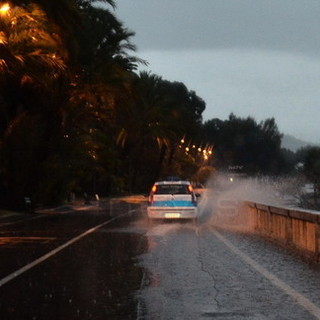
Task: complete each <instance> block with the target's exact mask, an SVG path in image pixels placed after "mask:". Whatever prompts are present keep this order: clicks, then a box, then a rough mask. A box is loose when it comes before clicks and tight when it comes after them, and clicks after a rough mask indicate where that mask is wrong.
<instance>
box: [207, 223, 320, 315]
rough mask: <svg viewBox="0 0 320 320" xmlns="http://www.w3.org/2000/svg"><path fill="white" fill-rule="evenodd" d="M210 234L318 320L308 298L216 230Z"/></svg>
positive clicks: (317, 310)
mask: <svg viewBox="0 0 320 320" xmlns="http://www.w3.org/2000/svg"><path fill="white" fill-rule="evenodd" d="M211 231H212V233H213V234H214V235H215V236H216V237H217V238H218V239H219V240H220V241H222V242H223V243H224V244H225V245H226V246H227V247H228V248H229V249H230V250H231V251H232V252H233V253H235V254H236V255H238V256H239V257H240V258H241V259H242V260H243V261H245V262H246V263H247V264H248V265H250V266H251V267H252V268H253V269H255V270H256V271H258V272H259V273H260V274H261V275H262V276H264V277H265V278H266V279H268V280H269V281H270V282H271V283H272V284H274V285H275V286H276V287H278V288H279V289H281V290H282V291H284V292H285V293H286V294H287V295H288V296H290V297H291V298H292V299H293V300H294V301H296V302H297V303H298V304H299V305H300V306H302V307H303V308H304V309H306V310H307V311H308V312H309V313H311V314H312V315H314V316H315V317H316V319H320V308H319V307H318V306H316V305H315V304H314V303H313V302H311V301H310V300H309V299H308V298H306V297H305V296H303V295H302V294H300V293H299V292H297V291H296V290H294V289H293V288H292V287H290V286H289V285H287V284H286V283H285V282H283V281H282V280H280V279H279V278H278V277H276V276H275V275H274V274H272V273H271V272H269V271H268V270H267V269H265V268H264V267H262V266H261V265H260V264H258V263H257V262H256V261H254V260H253V259H251V258H250V257H249V256H247V255H246V254H245V253H244V252H242V251H241V250H240V249H238V248H237V247H235V246H234V245H233V244H232V243H231V242H230V241H229V240H227V239H226V238H225V237H224V236H223V235H222V234H220V233H219V232H218V231H217V230H214V229H213V228H212V229H211Z"/></svg>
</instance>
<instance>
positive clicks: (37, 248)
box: [0, 202, 320, 320]
mask: <svg viewBox="0 0 320 320" xmlns="http://www.w3.org/2000/svg"><path fill="white" fill-rule="evenodd" d="M111 211H112V212H111ZM111 211H110V208H109V209H106V210H105V211H103V212H90V211H86V212H70V213H64V214H62V215H56V214H54V215H45V216H44V217H39V218H38V219H33V220H32V221H27V222H25V223H19V224H12V225H8V224H7V221H6V225H4V226H2V227H0V233H1V237H0V240H1V239H2V240H1V241H2V242H0V259H1V260H0V261H1V263H0V278H1V279H0V319H5V320H7V319H47V320H53V319H57V320H60V319H63V320H64V319H68V320H72V319H99V320H100V319H104V320H107V319H137V320H142V319H144V320H147V319H150V320H153V319H155V320H157V319H164V320H166V319H192V320H194V319H222V320H238V319H239V320H241V319H262V320H263V319H274V320H278V319H293V320H294V319H297V320H298V319H299V320H303V319H320V303H319V296H320V270H319V267H318V266H312V265H308V264H307V263H305V262H303V261H302V260H300V259H299V258H297V257H295V256H293V255H292V254H290V253H288V252H286V251H284V250H283V249H281V248H279V247H277V246H276V245H274V244H271V243H269V242H267V241H264V240H263V239H261V238H259V237H255V236H253V235H250V234H246V233H241V232H231V231H226V230H219V229H216V228H214V227H213V226H212V225H211V222H210V221H211V220H210V215H211V214H212V212H210V210H209V209H208V208H205V210H204V211H203V216H202V218H201V219H200V223H199V225H193V224H192V223H189V222H176V221H169V222H159V223H153V224H151V225H149V224H148V222H147V219H146V216H145V203H143V202H140V203H139V202H138V203H134V204H130V207H128V205H127V203H124V202H119V203H117V204H116V205H115V206H113V208H112V210H111ZM213 214H214V213H213ZM0 225H1V221H0ZM66 244H67V245H66ZM57 248H59V250H57ZM48 253H52V254H50V255H49V256H47V255H48ZM44 256H45V257H46V258H44V259H43V260H42V261H41V262H39V263H36V264H34V265H31V267H30V268H28V269H27V270H24V266H30V264H32V262H33V261H37V259H38V260H39V258H40V257H44ZM15 270H18V271H19V270H20V271H19V272H21V273H18V275H17V276H14V274H15V272H14V271H15ZM21 270H22V271H21ZM10 274H11V275H12V274H13V276H12V279H9V280H8V281H7V282H5V283H4V284H1V283H2V282H1V281H3V279H7V277H8V275H10Z"/></svg>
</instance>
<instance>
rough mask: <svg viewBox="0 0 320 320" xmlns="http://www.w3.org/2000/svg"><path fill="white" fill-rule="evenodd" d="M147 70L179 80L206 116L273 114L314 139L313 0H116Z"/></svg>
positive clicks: (317, 100)
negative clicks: (202, 106) (202, 103)
mask: <svg viewBox="0 0 320 320" xmlns="http://www.w3.org/2000/svg"><path fill="white" fill-rule="evenodd" d="M116 3H117V10H116V14H117V16H118V18H119V19H120V20H121V21H123V23H124V24H125V26H126V27H128V28H129V29H131V30H133V31H135V32H136V36H135V37H134V38H133V39H132V40H133V42H134V43H135V44H136V45H137V46H138V52H137V55H138V56H139V57H141V58H144V59H146V60H147V61H148V62H149V66H148V68H145V67H144V68H142V69H147V70H150V71H151V72H153V73H155V74H157V75H159V76H162V77H163V78H164V79H168V80H171V81H181V82H184V83H185V84H186V85H187V87H188V88H189V89H190V90H195V91H196V93H197V94H198V95H199V96H200V97H201V98H203V99H204V100H205V101H206V103H207V107H206V111H205V112H204V114H203V116H204V120H207V119H211V118H216V117H217V118H220V119H225V118H227V117H228V115H229V114H230V113H231V112H234V113H235V114H236V115H237V116H241V117H246V116H252V117H254V118H255V119H256V120H257V121H261V120H264V119H266V118H268V117H275V119H276V121H277V123H278V126H279V129H280V131H281V132H283V133H289V134H292V135H295V136H296V137H297V138H301V139H305V140H308V141H310V142H316V143H320V125H319V122H320V121H319V119H318V117H319V116H320V1H319V0H117V1H116Z"/></svg>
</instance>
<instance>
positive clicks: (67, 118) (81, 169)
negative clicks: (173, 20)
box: [0, 0, 320, 207]
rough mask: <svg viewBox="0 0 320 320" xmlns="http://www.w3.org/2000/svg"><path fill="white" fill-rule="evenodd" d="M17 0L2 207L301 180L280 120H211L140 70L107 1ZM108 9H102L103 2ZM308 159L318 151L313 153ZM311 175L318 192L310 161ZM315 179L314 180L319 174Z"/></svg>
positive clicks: (2, 22) (1, 49) (9, 31)
mask: <svg viewBox="0 0 320 320" xmlns="http://www.w3.org/2000/svg"><path fill="white" fill-rule="evenodd" d="M96 2H97V1H89V0H73V1H71V0H60V1H51V0H37V1H36V0H30V1H28V0H25V1H23V0H21V1H19V0H14V1H13V0H12V1H8V2H6V3H2V4H1V8H0V202H1V206H2V207H19V206H20V207H21V206H23V205H24V203H23V201H24V200H23V199H24V198H25V197H30V198H31V199H32V201H33V203H37V204H42V205H49V204H54V203H59V202H62V201H63V200H65V199H66V198H67V197H68V195H69V194H70V193H75V194H77V195H83V194H84V193H87V194H91V195H94V194H99V195H104V196H107V195H111V194H121V193H130V192H145V191H146V190H148V188H149V186H150V185H151V184H152V183H153V182H154V180H155V179H158V178H159V177H164V176H168V175H179V176H181V177H182V178H186V179H192V180H193V181H196V182H199V183H204V182H205V180H206V179H207V178H208V176H209V175H210V174H211V173H212V172H213V171H215V170H228V169H229V168H230V167H232V166H233V167H234V166H236V167H238V168H241V170H242V171H243V172H244V173H246V174H248V175H258V174H259V175H267V174H268V175H270V174H271V175H288V174H292V172H296V171H297V170H296V164H297V163H298V162H299V161H300V160H301V159H299V157H298V155H296V154H293V153H292V152H290V151H288V150H282V149H281V137H282V136H281V133H280V132H279V131H278V128H277V125H276V122H275V120H274V119H266V120H265V121H263V122H261V123H257V122H256V121H255V120H254V119H253V118H250V117H248V118H238V117H237V116H235V115H233V114H231V115H230V117H229V119H227V120H220V119H212V120H209V121H206V122H203V119H202V113H203V111H204V110H205V107H206V104H205V101H203V99H201V98H200V97H199V96H197V94H196V93H195V92H194V91H192V90H190V89H189V88H187V87H186V86H185V85H184V84H183V83H181V82H171V81H168V80H165V79H163V78H162V77H160V76H158V75H155V74H152V73H147V72H139V71H138V67H139V66H142V65H144V64H147V62H146V61H143V60H142V59H140V58H139V57H138V56H137V55H136V47H135V45H134V43H133V38H134V32H133V31H131V30H129V29H128V28H126V27H125V26H124V24H123V23H122V22H121V21H119V20H118V19H117V17H116V8H115V5H116V3H115V2H114V1H111V0H109V1H108V0H105V1H99V4H100V5H99V6H97V5H96ZM101 4H103V6H102V5H101ZM310 152H311V151H310ZM319 157H320V155H319V153H317V152H315V153H312V154H311V153H310V154H309V156H308V157H306V158H305V159H306V160H305V161H306V171H305V176H306V177H308V178H310V180H311V181H312V183H314V184H315V186H316V187H317V188H316V190H317V192H319V187H318V185H319V180H320V179H319V177H320V172H318V171H317V170H318V169H317V167H316V165H315V163H314V161H319ZM315 175H316V176H317V178H315Z"/></svg>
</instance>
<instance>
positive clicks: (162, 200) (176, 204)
mask: <svg viewBox="0 0 320 320" xmlns="http://www.w3.org/2000/svg"><path fill="white" fill-rule="evenodd" d="M147 210H148V218H149V219H150V220H153V219H192V220H193V221H195V222H196V221H197V219H198V208H197V197H196V195H195V193H194V190H193V188H192V185H191V183H190V182H188V181H158V182H155V183H154V185H153V187H152V189H151V192H150V195H149V199H148V209H147Z"/></svg>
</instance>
